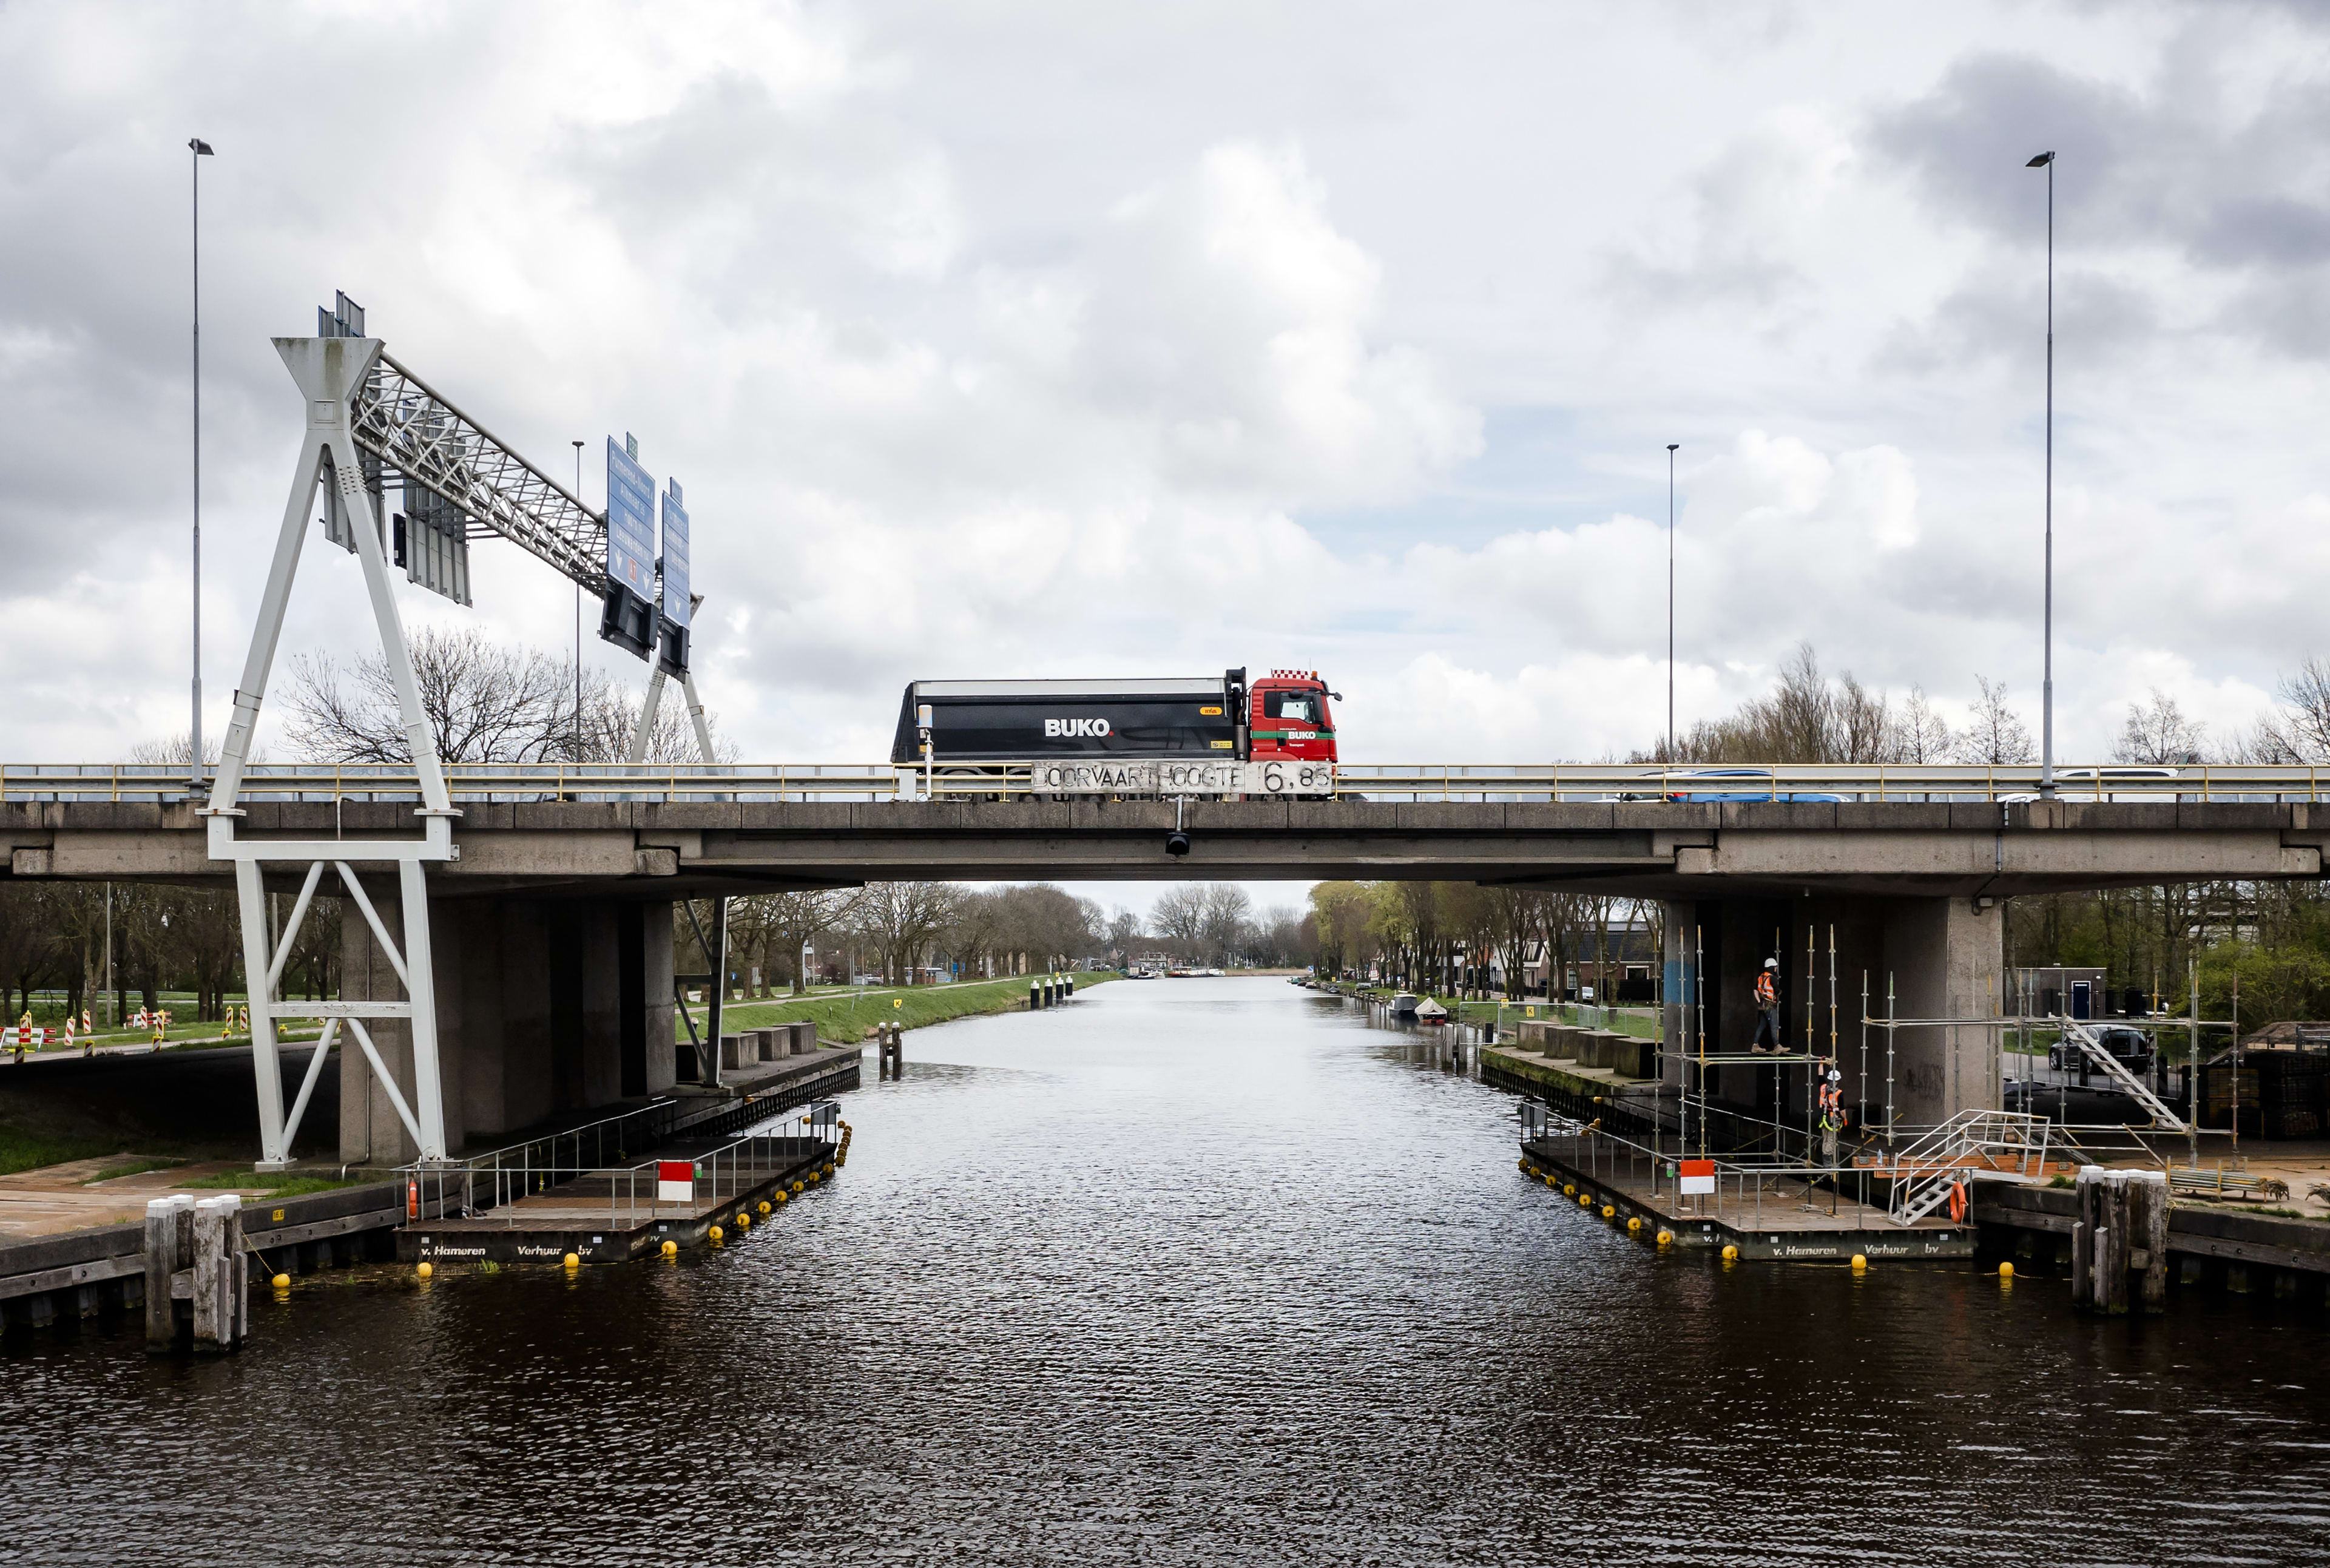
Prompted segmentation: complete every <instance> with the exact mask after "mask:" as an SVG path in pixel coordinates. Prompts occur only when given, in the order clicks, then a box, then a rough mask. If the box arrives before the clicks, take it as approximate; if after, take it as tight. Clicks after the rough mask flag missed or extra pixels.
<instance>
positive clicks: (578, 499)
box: [574, 441, 582, 763]
mask: <svg viewBox="0 0 2330 1568" xmlns="http://www.w3.org/2000/svg"><path fill="white" fill-rule="evenodd" d="M574 504H575V505H576V506H578V507H579V506H581V505H582V442H579V441H578V442H575V443H574ZM574 760H575V761H576V762H578V763H579V762H581V761H582V584H580V583H577V584H574Z"/></svg>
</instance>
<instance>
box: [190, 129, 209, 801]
mask: <svg viewBox="0 0 2330 1568" xmlns="http://www.w3.org/2000/svg"><path fill="white" fill-rule="evenodd" d="M186 151H187V153H188V155H189V156H188V159H187V161H188V163H190V164H191V165H192V166H193V168H194V206H193V211H192V214H191V222H192V225H193V229H194V252H193V266H192V273H193V281H194V717H193V720H192V722H191V723H189V725H188V726H187V728H186V779H187V783H188V784H189V786H190V787H191V788H192V789H193V790H194V791H195V792H196V793H197V794H199V793H200V792H201V790H202V787H203V160H204V158H206V157H213V156H215V155H213V153H212V151H211V144H210V143H208V142H206V141H204V139H203V138H200V137H198V136H197V137H190V138H187V141H186Z"/></svg>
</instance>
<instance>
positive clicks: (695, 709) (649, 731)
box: [623, 594, 720, 766]
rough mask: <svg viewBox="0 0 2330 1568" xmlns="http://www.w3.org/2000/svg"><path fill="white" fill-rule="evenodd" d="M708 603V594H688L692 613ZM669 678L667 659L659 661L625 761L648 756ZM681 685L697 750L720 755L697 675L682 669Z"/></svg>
mask: <svg viewBox="0 0 2330 1568" xmlns="http://www.w3.org/2000/svg"><path fill="white" fill-rule="evenodd" d="M703 607H704V595H703V594H690V595H688V608H689V610H690V612H691V613H693V612H695V611H696V610H700V609H702V608H703ZM665 679H666V677H665V675H664V670H663V661H662V660H660V659H658V660H656V661H655V673H654V674H652V675H650V676H649V677H648V695H647V698H646V700H645V701H643V702H641V703H640V704H639V723H638V724H637V725H635V726H633V727H632V729H631V740H630V745H629V746H625V747H624V748H623V761H624V762H625V763H626V764H629V765H632V766H637V765H639V764H640V763H643V762H645V761H646V760H647V756H648V742H649V740H650V739H652V738H653V737H654V735H655V723H656V710H657V709H658V708H660V707H662V706H663V683H664V680H665ZM679 689H680V691H681V692H682V693H683V694H684V695H685V696H686V697H687V721H688V723H689V724H691V725H693V726H694V727H695V729H696V755H697V756H698V757H700V758H701V759H702V760H703V761H704V762H706V764H711V763H716V762H718V761H719V760H720V759H719V758H718V757H716V756H715V755H713V754H712V727H711V725H710V724H708V723H707V722H706V720H705V717H704V699H703V698H700V697H698V696H696V677H695V676H693V675H691V674H689V673H688V672H687V670H681V671H680V672H679Z"/></svg>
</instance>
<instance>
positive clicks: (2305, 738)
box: [2240, 658, 2330, 763]
mask: <svg viewBox="0 0 2330 1568" xmlns="http://www.w3.org/2000/svg"><path fill="white" fill-rule="evenodd" d="M2277 695H2278V697H2279V698H2280V703H2279V706H2278V708H2276V709H2275V711H2273V712H2272V713H2269V714H2268V715H2266V716H2265V717H2263V718H2261V719H2259V721H2258V727H2257V728H2256V730H2255V731H2254V732H2253V733H2252V734H2251V736H2249V739H2248V740H2247V741H2246V742H2245V743H2243V745H2242V746H2241V747H2240V749H2241V750H2242V751H2244V752H2245V753H2247V754H2248V755H2247V756H2246V757H2245V758H2244V759H2243V760H2246V761H2251V762H2293V763H2295V762H2316V763H2318V762H2325V761H2330V662H2325V660H2321V659H2318V658H2317V659H2308V660H2306V662H2305V663H2303V664H2301V665H2299V666H2298V667H2297V674H2295V675H2285V676H2283V677H2282V678H2281V689H2280V690H2279V692H2278V694H2277Z"/></svg>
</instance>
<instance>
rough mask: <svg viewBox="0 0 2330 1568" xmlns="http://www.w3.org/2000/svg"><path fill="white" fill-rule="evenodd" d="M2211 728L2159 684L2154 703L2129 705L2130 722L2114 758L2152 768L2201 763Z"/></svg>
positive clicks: (2126, 726)
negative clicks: (2186, 712)
mask: <svg viewBox="0 0 2330 1568" xmlns="http://www.w3.org/2000/svg"><path fill="white" fill-rule="evenodd" d="M2207 731H2208V726H2206V725H2203V724H2196V723H2194V722H2193V720H2191V719H2189V718H2186V717H2184V712H2183V709H2182V708H2178V707H2177V706H2176V699H2175V698H2173V697H2171V696H2169V695H2168V694H2167V693H2166V692H2164V691H2163V690H2161V689H2160V688H2158V687H2156V686H2155V687H2154V688H2153V689H2152V700H2151V701H2150V702H2147V703H2145V704H2143V705H2142V706H2140V707H2139V706H2138V705H2137V704H2136V703H2133V702H2131V703H2129V704H2128V705H2127V722H2126V724H2125V725H2123V726H2122V727H2121V728H2120V732H2119V740H2118V742H2117V744H2116V745H2114V746H2113V747H2112V760H2113V761H2114V762H2129V763H2141V764H2145V765H2149V766H2152V767H2168V766H2173V765H2176V764H2179V763H2191V762H2198V761H2200V760H2201V746H2202V737H2203V736H2205V735H2206V734H2207Z"/></svg>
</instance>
